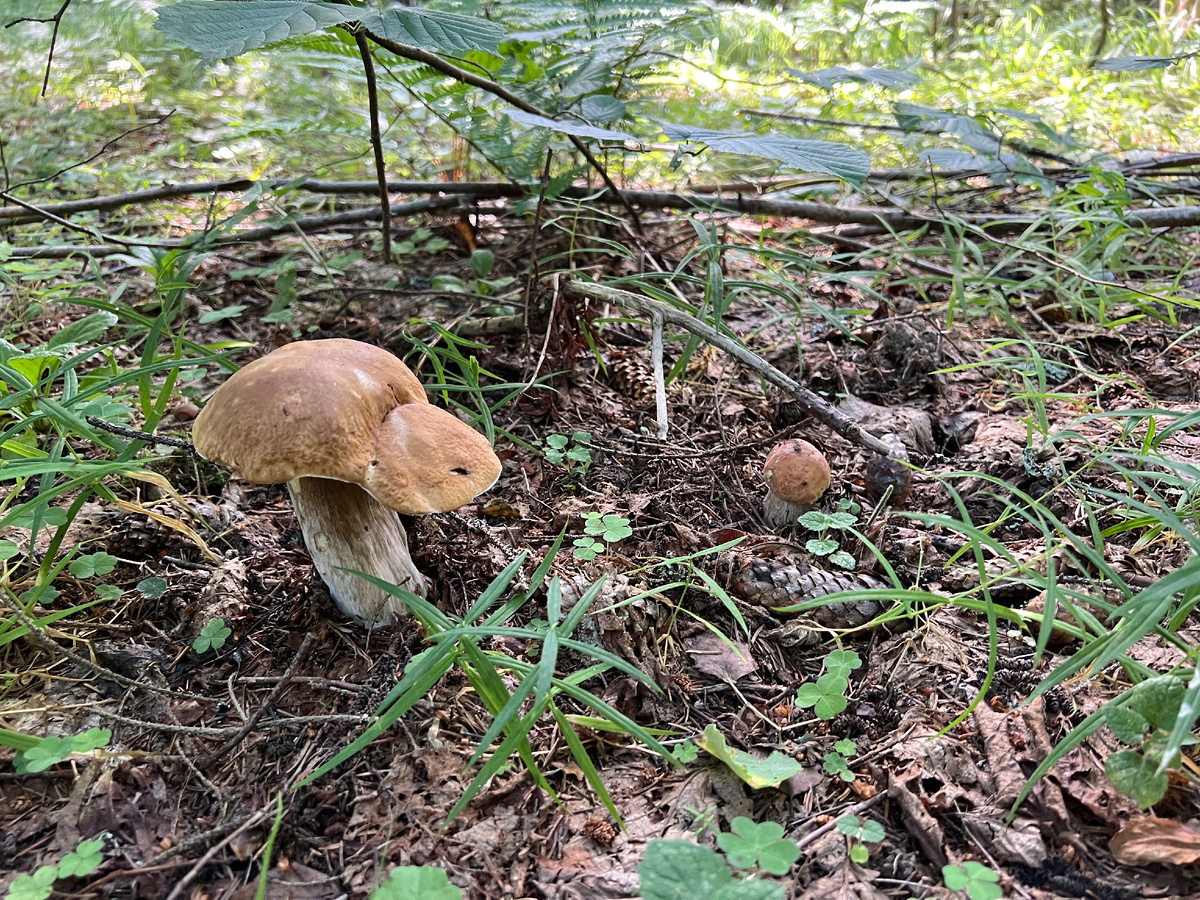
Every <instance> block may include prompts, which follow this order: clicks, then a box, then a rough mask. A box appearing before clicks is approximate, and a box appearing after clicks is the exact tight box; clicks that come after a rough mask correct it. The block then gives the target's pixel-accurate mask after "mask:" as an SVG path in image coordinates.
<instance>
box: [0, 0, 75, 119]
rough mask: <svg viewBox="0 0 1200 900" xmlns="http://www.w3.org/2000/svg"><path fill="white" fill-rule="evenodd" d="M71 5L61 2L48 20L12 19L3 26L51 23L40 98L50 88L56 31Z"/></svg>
mask: <svg viewBox="0 0 1200 900" xmlns="http://www.w3.org/2000/svg"><path fill="white" fill-rule="evenodd" d="M70 5H71V0H63V5H62V6H60V7H59V8H58V12H56V13H55V14H54V15H53V16H52V17H50V18H49V19H34V18H32V17H30V16H25V17H23V18H20V19H14V20H13V21H11V22H9V23H8V24H7V25H5V26H4V27H5V28H12V27H13V26H14V25H19V24H20V23H21V22H42V23H43V24H45V23H49V22H53V23H54V31H53V32H52V33H51V34H50V52H49V53H48V54H46V74H45V75H44V76H42V96H43V97H45V96H46V90H47V88H49V87H50V68H51V66H53V65H54V46H55V44H57V43H58V29H59V27H60V26H61V25H62V17H63V15H64V14H65V13H66V11H67V7H68V6H70Z"/></svg>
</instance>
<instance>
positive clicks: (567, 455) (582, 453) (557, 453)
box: [544, 431, 592, 472]
mask: <svg viewBox="0 0 1200 900" xmlns="http://www.w3.org/2000/svg"><path fill="white" fill-rule="evenodd" d="M591 442H592V435H591V433H590V432H587V431H576V432H575V433H574V434H572V435H571V436H570V437H567V435H565V434H552V435H550V436H549V437H547V438H546V450H545V453H544V456H545V457H546V462H548V463H550V464H551V465H554V466H563V467H564V468H566V470H567V471H568V472H570V471H572V470H573V469H574V468H575V466H576V465H579V466H580V467H581V468H582V469H583V471H585V472H586V471H587V470H588V469H589V468H590V467H591V465H592V452H591V451H590V450H589V449H588V445H589V444H591Z"/></svg>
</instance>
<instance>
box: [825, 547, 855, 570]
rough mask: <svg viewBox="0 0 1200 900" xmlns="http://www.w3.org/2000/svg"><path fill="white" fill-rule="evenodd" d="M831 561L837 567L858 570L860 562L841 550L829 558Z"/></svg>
mask: <svg viewBox="0 0 1200 900" xmlns="http://www.w3.org/2000/svg"><path fill="white" fill-rule="evenodd" d="M829 561H830V562H831V563H833V564H834V565H835V566H840V567H841V568H843V569H855V568H858V560H857V559H855V558H854V557H853V556H851V555H850V554H849V553H847V552H846V551H845V550H839V551H838V552H837V553H834V554H833V555H831V556H830V557H829Z"/></svg>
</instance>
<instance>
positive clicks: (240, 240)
mask: <svg viewBox="0 0 1200 900" xmlns="http://www.w3.org/2000/svg"><path fill="white" fill-rule="evenodd" d="M0 196H5V195H4V194H3V193H2V192H0ZM459 202H460V199H459V198H458V197H431V198H429V199H428V200H413V201H412V202H411V203H400V204H393V205H392V206H391V207H390V210H391V214H392V215H393V216H407V215H413V214H415V213H420V212H432V211H433V210H437V209H442V208H444V207H447V206H454V205H456V204H458V203H459ZM378 218H379V209H378V208H373V209H359V210H354V211H353V212H343V213H333V214H331V215H327V216H309V217H307V218H304V219H298V220H296V221H294V222H286V223H283V224H279V225H266V226H263V227H262V228H251V229H249V230H247V231H235V232H233V233H231V234H228V235H222V236H221V237H218V238H208V239H207V240H205V239H204V237H203V235H193V236H191V237H188V238H184V239H183V240H179V241H162V242H161V243H159V244H155V245H154V246H156V247H166V248H172V249H173V248H176V247H207V248H212V247H228V246H232V245H234V244H252V243H254V242H256V241H261V240H266V239H267V238H273V237H278V236H279V235H282V234H291V233H293V232H296V231H299V232H302V233H304V234H311V233H313V232H318V231H325V230H327V229H331V228H338V227H340V226H342V225H351V224H354V223H356V222H370V221H373V220H375V219H378ZM0 224H2V223H0ZM124 252H126V251H125V249H124V247H108V246H103V245H99V246H96V245H93V246H83V247H74V246H62V247H14V248H13V249H12V251H11V253H10V255H11V256H13V257H15V258H21V259H61V258H63V257H68V256H74V255H75V254H78V253H88V254H91V255H92V256H97V257H99V256H112V255H113V254H115V253H124Z"/></svg>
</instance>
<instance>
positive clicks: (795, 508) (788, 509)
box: [763, 488, 813, 528]
mask: <svg viewBox="0 0 1200 900" xmlns="http://www.w3.org/2000/svg"><path fill="white" fill-rule="evenodd" d="M812 508H813V505H812V504H811V503H792V502H791V501H789V500H784V499H783V498H782V497H780V496H779V495H778V494H776V493H775V492H774V491H773V490H771V489H770V488H768V489H767V496H766V498H765V499H764V500H763V518H764V519H766V521H767V524H768V525H770V526H771V527H772V528H786V527H787V526H789V525H795V524H796V520H797V519H798V518H800V516H802V515H803V514H804V513H806V512H808V511H809V510H810V509H812Z"/></svg>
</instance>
